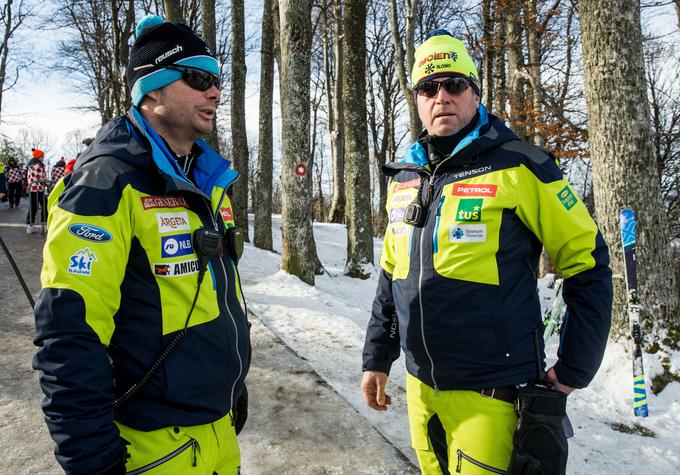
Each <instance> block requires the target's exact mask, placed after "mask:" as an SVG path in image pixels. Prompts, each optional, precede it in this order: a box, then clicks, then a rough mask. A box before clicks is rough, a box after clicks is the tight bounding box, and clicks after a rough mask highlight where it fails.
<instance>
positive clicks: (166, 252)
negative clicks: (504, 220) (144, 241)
mask: <svg viewBox="0 0 680 475" xmlns="http://www.w3.org/2000/svg"><path fill="white" fill-rule="evenodd" d="M193 252H194V248H193V247H192V246H191V234H189V233H186V234H175V235H172V236H163V237H162V238H161V256H162V257H179V256H186V255H187V254H193Z"/></svg>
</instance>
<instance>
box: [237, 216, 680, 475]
mask: <svg viewBox="0 0 680 475" xmlns="http://www.w3.org/2000/svg"><path fill="white" fill-rule="evenodd" d="M273 228H274V249H275V250H277V251H280V249H281V232H280V216H275V217H274V223H273ZM251 229H252V226H251ZM314 236H315V238H316V244H317V252H318V255H319V258H320V259H321V262H322V263H323V265H324V267H325V268H326V269H327V270H328V271H329V273H330V274H331V275H327V274H326V275H322V276H317V279H316V286H314V287H311V286H308V285H306V284H304V283H302V282H301V281H300V280H298V279H297V278H296V277H293V276H291V275H289V274H286V273H284V272H281V271H280V270H279V262H280V256H279V254H276V253H271V252H266V251H262V250H260V249H257V248H255V247H253V246H252V245H250V244H246V249H245V252H244V256H243V260H242V262H241V264H240V265H239V268H240V270H241V277H242V279H243V286H244V291H245V294H246V298H247V300H248V304H249V308H250V309H251V310H252V311H253V312H254V313H255V314H256V315H258V316H259V317H260V319H261V320H262V321H263V322H264V323H265V324H266V325H267V326H268V327H269V328H271V329H272V330H273V331H274V332H275V333H276V334H277V335H278V336H279V337H280V338H282V339H283V340H284V341H285V342H286V343H287V344H288V345H289V346H290V347H291V348H292V349H293V350H294V351H295V352H296V353H298V354H299V355H300V356H302V357H303V358H305V359H306V360H308V361H309V363H310V364H311V366H312V367H313V368H314V369H315V370H316V371H317V372H318V373H319V374H320V375H321V376H322V377H323V378H325V379H326V381H328V383H329V384H330V385H331V386H332V387H333V388H334V389H335V390H336V391H337V392H338V393H340V395H342V396H343V397H344V398H345V399H347V401H349V402H350V404H352V406H353V407H354V408H355V409H356V410H357V411H358V412H360V413H361V414H362V415H364V416H365V417H366V419H367V421H366V423H367V424H372V425H373V426H375V427H376V428H377V429H378V430H379V431H380V432H381V433H382V434H383V435H384V436H385V437H386V438H387V439H389V440H390V441H391V442H392V443H393V444H394V445H395V446H397V447H398V448H399V449H400V450H401V451H402V452H404V453H405V454H406V455H407V456H409V457H410V458H411V459H412V460H413V461H414V462H415V455H414V454H413V451H412V450H411V448H410V441H409V435H408V421H407V417H406V398H405V391H404V382H405V369H404V363H403V358H401V359H400V360H399V361H397V362H396V363H395V365H394V367H393V369H392V372H391V375H390V380H389V382H388V391H387V392H388V394H390V395H391V396H392V400H393V404H392V406H391V407H390V409H389V410H388V411H387V412H381V413H378V412H376V411H372V410H370V409H368V408H367V407H366V406H365V405H364V403H363V399H362V397H361V394H360V391H359V383H360V380H361V349H362V346H363V341H364V333H365V328H366V324H367V322H368V318H369V316H370V308H371V303H372V300H373V295H374V292H375V286H376V283H377V272H375V273H374V275H373V277H372V278H370V279H368V280H358V279H351V278H347V277H345V276H343V275H342V271H343V269H344V266H345V252H346V232H345V228H344V226H341V225H335V224H318V223H317V224H315V225H314ZM381 246H382V242H381V241H379V240H376V241H375V262H376V263H377V262H378V261H379V256H380V250H381ZM539 292H540V294H541V298H542V303H543V306H544V308H546V307H548V306H549V305H550V304H551V300H552V297H553V291H552V290H551V289H549V288H548V287H547V281H541V282H540V283H539ZM557 345H558V340H557V338H556V337H554V338H553V339H551V341H550V342H548V345H547V354H548V355H549V357H552V362H554V358H555V355H556V352H557ZM674 357H675V358H674V359H678V355H674ZM654 361H655V360H654V359H653V358H649V357H647V358H646V359H645V364H646V366H647V367H646V370H647V376H648V378H649V376H650V375H653V374H655V373H656V372H658V371H660V368H658V367H655V366H654ZM550 363H551V361H549V364H550ZM648 400H649V405H650V416H649V417H648V418H646V419H640V418H636V417H634V416H633V412H632V409H631V407H632V363H631V357H630V354H629V353H627V352H626V351H625V347H624V345H622V344H618V343H611V342H610V343H609V345H608V347H607V351H606V353H605V357H604V361H603V362H602V366H601V368H600V371H599V372H598V374H597V376H596V378H595V380H594V381H593V382H592V383H591V385H590V386H589V387H588V388H586V389H583V390H579V391H576V392H574V393H573V394H572V395H571V396H570V397H569V403H568V409H567V410H568V414H569V416H570V418H571V421H572V425H573V427H574V432H575V435H574V437H573V438H572V439H570V441H569V442H570V443H569V452H570V453H569V465H568V473H569V474H584V475H585V474H597V475H599V474H616V475H623V474H633V473H635V474H639V473H645V474H673V473H678V474H680V439H679V438H677V435H674V431H677V430H679V429H680V383H671V384H670V385H669V386H668V387H667V388H666V389H665V390H664V391H663V392H662V393H661V394H660V395H659V396H654V395H652V394H649V393H648ZM636 424H639V426H638V427H637V428H636V426H635V425H636ZM614 428H617V429H619V430H614ZM627 429H634V430H633V431H632V433H626V432H621V430H627ZM645 429H647V430H648V431H649V433H650V434H651V433H653V434H654V436H653V437H651V436H643V435H641V434H642V433H647V431H645Z"/></svg>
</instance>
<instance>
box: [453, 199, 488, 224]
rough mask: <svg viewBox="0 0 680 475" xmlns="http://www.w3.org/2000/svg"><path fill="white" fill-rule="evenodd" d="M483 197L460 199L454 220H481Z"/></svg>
mask: <svg viewBox="0 0 680 475" xmlns="http://www.w3.org/2000/svg"><path fill="white" fill-rule="evenodd" d="M483 202H484V200H483V199H462V200H460V201H459V202H458V210H457V211H456V221H458V222H463V223H465V222H472V221H481V220H482V203H483Z"/></svg>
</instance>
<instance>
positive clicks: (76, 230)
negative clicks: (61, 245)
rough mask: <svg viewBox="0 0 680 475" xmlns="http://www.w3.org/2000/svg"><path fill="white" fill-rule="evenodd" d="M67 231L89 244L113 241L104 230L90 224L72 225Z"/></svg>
mask: <svg viewBox="0 0 680 475" xmlns="http://www.w3.org/2000/svg"><path fill="white" fill-rule="evenodd" d="M68 231H69V232H70V233H71V234H73V235H74V236H76V237H79V238H80V239H84V240H86V241H91V242H108V241H110V240H112V239H113V236H111V233H109V232H108V231H107V230H106V229H102V228H100V227H99V226H93V225H92V224H72V225H71V226H69V227H68Z"/></svg>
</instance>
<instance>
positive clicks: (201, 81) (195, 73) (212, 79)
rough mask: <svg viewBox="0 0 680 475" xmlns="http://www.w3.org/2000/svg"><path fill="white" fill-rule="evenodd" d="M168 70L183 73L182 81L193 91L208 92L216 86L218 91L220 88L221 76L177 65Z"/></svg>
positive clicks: (167, 67)
mask: <svg viewBox="0 0 680 475" xmlns="http://www.w3.org/2000/svg"><path fill="white" fill-rule="evenodd" d="M166 69H172V70H173V71H179V72H180V73H182V79H183V80H184V82H186V83H187V84H188V85H189V87H190V88H192V89H196V90H198V91H207V90H208V89H210V88H211V87H212V86H215V87H216V88H217V89H219V88H220V78H219V76H217V75H215V74H213V73H209V72H208V71H203V70H202V69H196V68H191V67H189V66H178V65H176V64H174V65H171V66H166Z"/></svg>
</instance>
